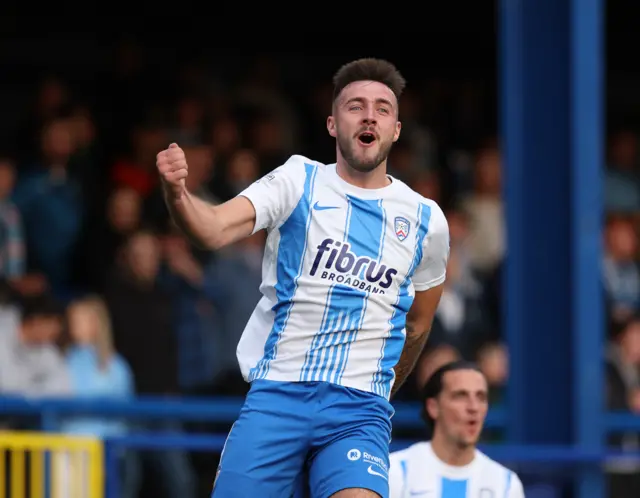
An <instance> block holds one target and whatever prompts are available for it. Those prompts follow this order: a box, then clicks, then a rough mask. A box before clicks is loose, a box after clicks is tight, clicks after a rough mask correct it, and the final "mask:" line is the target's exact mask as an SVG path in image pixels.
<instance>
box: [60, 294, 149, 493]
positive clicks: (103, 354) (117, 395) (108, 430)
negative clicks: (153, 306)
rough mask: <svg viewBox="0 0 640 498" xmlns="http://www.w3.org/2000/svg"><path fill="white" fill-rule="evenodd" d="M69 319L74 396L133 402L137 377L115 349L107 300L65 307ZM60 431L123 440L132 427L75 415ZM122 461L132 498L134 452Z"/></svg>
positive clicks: (123, 485) (125, 489) (124, 485)
mask: <svg viewBox="0 0 640 498" xmlns="http://www.w3.org/2000/svg"><path fill="white" fill-rule="evenodd" d="M67 317H68V331H69V340H70V343H69V344H68V345H67V348H66V363H67V367H68V370H69V375H70V379H71V389H72V394H73V395H74V396H77V397H82V398H97V399H101V400H109V399H115V400H126V399H131V398H132V397H133V396H134V387H133V386H134V382H133V377H132V374H131V370H130V368H129V365H128V364H127V362H126V361H125V360H124V358H123V357H122V356H120V355H119V354H118V353H117V352H116V350H115V348H114V344H113V333H112V329H111V319H110V317H109V312H108V310H107V307H106V305H105V303H104V301H103V300H102V299H101V298H99V297H97V296H88V297H83V298H81V299H78V300H75V301H73V302H72V303H71V304H70V305H69V307H68V308H67ZM60 430H61V431H62V432H64V433H68V434H80V435H89V436H95V437H99V438H105V437H110V436H122V435H124V434H126V433H127V432H128V431H129V426H128V424H127V423H126V422H124V421H122V420H118V419H113V418H101V417H84V416H77V417H70V418H67V419H65V420H64V421H63V423H62V424H61V427H60ZM119 457H120V460H121V461H122V463H123V465H122V470H121V472H120V474H119V475H120V476H121V480H120V489H119V496H121V497H122V498H134V497H135V496H137V495H138V489H139V486H140V476H139V468H138V467H139V466H138V461H137V459H136V456H135V455H134V454H132V452H130V451H129V452H126V453H124V454H122V455H119Z"/></svg>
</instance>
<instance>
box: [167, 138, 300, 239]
mask: <svg viewBox="0 0 640 498" xmlns="http://www.w3.org/2000/svg"><path fill="white" fill-rule="evenodd" d="M295 157H296V156H293V157H292V158H291V159H289V161H287V163H286V164H284V165H283V166H280V167H279V168H277V169H276V170H275V171H273V172H272V173H270V174H268V175H267V176H266V177H264V178H262V179H260V180H258V181H257V182H255V183H253V184H252V185H251V186H249V187H248V188H247V189H246V190H245V191H243V192H241V193H240V194H239V195H238V196H237V197H234V198H233V199H231V200H229V201H227V202H225V203H223V204H220V205H219V206H214V205H212V204H210V203H208V202H206V201H204V200H202V199H200V198H198V197H196V196H195V195H193V194H192V193H190V192H189V191H188V190H187V188H186V185H185V179H186V177H187V175H188V168H189V167H188V164H187V160H186V157H185V154H184V151H183V150H182V149H181V148H180V147H178V146H177V145H176V144H171V145H170V146H169V148H168V149H166V150H163V151H162V152H160V153H159V154H158V156H157V161H156V164H157V167H158V172H159V173H160V177H161V179H162V187H163V191H164V198H165V202H166V204H167V208H168V209H169V213H170V214H171V218H172V219H173V221H174V222H175V223H176V225H177V226H178V227H179V228H180V229H181V230H182V231H183V232H184V233H185V234H186V235H187V236H188V237H189V238H190V239H191V241H192V242H193V243H194V244H196V245H198V246H200V247H203V248H206V249H212V250H215V249H220V248H221V247H224V246H226V245H229V244H233V243H234V242H236V241H238V240H240V239H243V238H245V237H248V236H249V235H251V234H253V233H255V232H257V231H258V230H261V229H270V228H273V227H275V226H277V225H278V224H279V223H280V222H281V221H282V219H283V217H286V216H288V215H289V213H290V212H291V211H292V210H293V206H294V205H295V203H296V202H297V200H298V198H299V197H300V193H299V192H298V191H299V189H298V188H297V187H298V178H299V177H300V175H302V176H301V178H302V179H303V182H304V166H303V165H302V164H298V163H299V161H297V160H296V159H295ZM296 166H299V167H300V171H297V168H296ZM302 185H304V183H303V184H302Z"/></svg>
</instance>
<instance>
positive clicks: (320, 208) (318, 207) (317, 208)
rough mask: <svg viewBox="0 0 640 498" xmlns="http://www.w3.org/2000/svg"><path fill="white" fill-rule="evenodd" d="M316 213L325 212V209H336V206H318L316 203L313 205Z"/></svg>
mask: <svg viewBox="0 0 640 498" xmlns="http://www.w3.org/2000/svg"><path fill="white" fill-rule="evenodd" d="M313 209H315V210H316V211H326V210H327V209H338V206H320V205H319V204H318V203H317V202H316V203H315V204H314V205H313Z"/></svg>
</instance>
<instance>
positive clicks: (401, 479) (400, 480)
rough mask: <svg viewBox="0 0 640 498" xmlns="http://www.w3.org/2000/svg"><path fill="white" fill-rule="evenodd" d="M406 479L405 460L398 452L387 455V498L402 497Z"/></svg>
mask: <svg viewBox="0 0 640 498" xmlns="http://www.w3.org/2000/svg"><path fill="white" fill-rule="evenodd" d="M406 479H407V460H406V459H404V458H401V457H400V453H392V454H391V455H390V456H389V498H403V496H404V490H405V488H406Z"/></svg>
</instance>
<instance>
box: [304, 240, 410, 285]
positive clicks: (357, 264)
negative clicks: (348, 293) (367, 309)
mask: <svg viewBox="0 0 640 498" xmlns="http://www.w3.org/2000/svg"><path fill="white" fill-rule="evenodd" d="M317 249H318V253H317V254H316V258H315V260H314V261H313V265H312V266H311V272H310V274H311V276H312V277H313V276H315V275H316V274H319V275H320V278H322V279H326V280H329V281H331V282H336V283H338V284H342V285H348V286H350V287H354V288H356V289H360V290H363V291H365V292H371V293H372V294H384V289H388V288H389V287H390V286H391V284H392V283H393V276H394V275H396V274H397V273H398V270H396V269H395V268H391V267H387V266H386V265H383V264H380V263H378V262H377V261H376V260H374V259H371V258H369V257H366V256H361V257H358V256H356V255H355V254H354V253H353V252H351V246H350V245H349V243H347V242H340V241H337V240H333V239H324V240H323V241H322V242H321V243H320V245H319V246H318V247H317ZM326 254H328V256H327V258H326V261H325V255H326ZM322 263H324V265H323V268H322V269H320V266H321V265H322Z"/></svg>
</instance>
